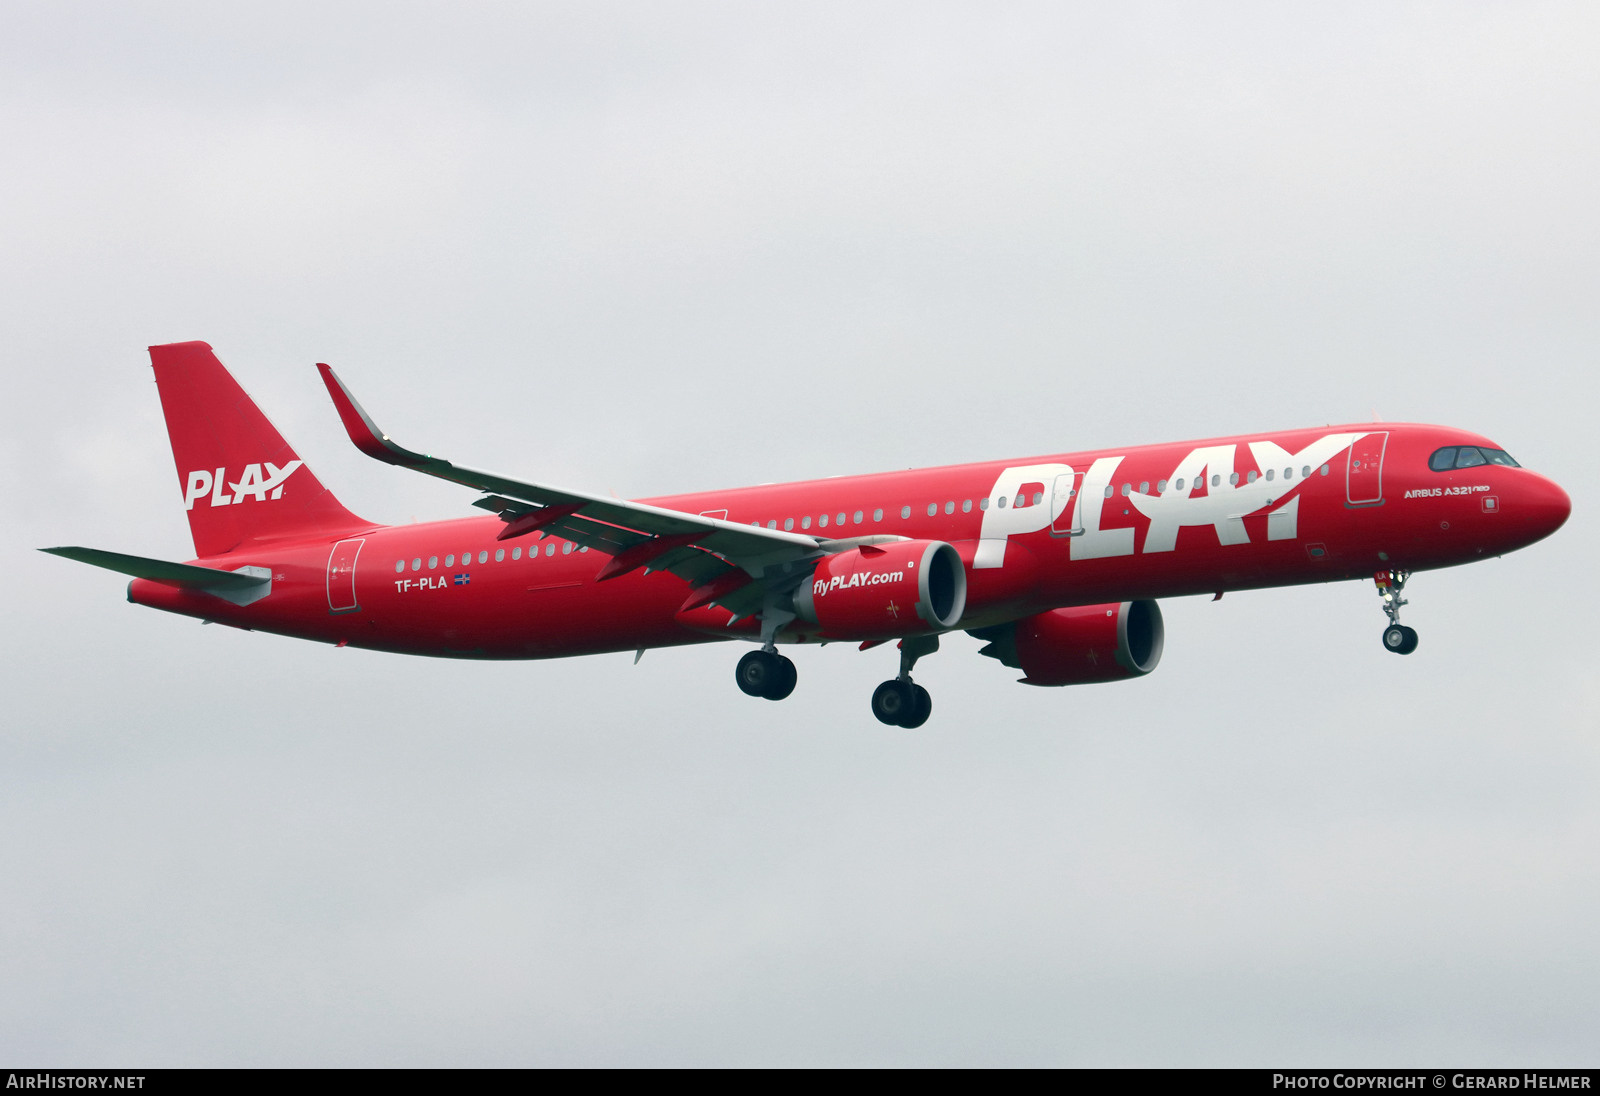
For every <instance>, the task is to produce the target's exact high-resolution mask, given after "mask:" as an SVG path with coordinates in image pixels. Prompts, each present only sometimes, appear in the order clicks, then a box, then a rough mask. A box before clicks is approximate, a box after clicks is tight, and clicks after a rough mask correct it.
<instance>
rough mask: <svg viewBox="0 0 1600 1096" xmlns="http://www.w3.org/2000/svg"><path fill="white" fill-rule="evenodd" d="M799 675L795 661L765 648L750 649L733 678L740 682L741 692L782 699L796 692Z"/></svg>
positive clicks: (740, 661)
mask: <svg viewBox="0 0 1600 1096" xmlns="http://www.w3.org/2000/svg"><path fill="white" fill-rule="evenodd" d="M798 677H799V675H798V674H797V673H796V672H795V668H794V663H793V662H790V661H789V660H788V659H787V658H784V657H783V656H782V655H780V654H774V653H773V652H771V651H765V650H763V651H750V652H749V653H747V654H746V655H745V656H744V657H743V658H741V659H740V660H739V665H738V666H737V667H735V668H734V671H733V679H734V680H735V681H737V682H738V683H739V691H740V692H742V693H744V694H745V695H746V696H759V697H765V698H766V699H767V700H782V699H783V698H784V697H786V696H788V695H789V694H790V693H792V692H794V683H795V681H796V680H797V679H798Z"/></svg>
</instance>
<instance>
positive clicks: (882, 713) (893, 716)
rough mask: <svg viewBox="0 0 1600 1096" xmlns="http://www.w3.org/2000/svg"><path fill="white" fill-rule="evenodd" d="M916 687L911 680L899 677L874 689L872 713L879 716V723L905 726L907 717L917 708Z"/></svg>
mask: <svg viewBox="0 0 1600 1096" xmlns="http://www.w3.org/2000/svg"><path fill="white" fill-rule="evenodd" d="M915 688H916V687H915V686H914V685H912V684H911V682H909V681H901V680H899V679H898V678H896V679H894V680H892V681H885V682H884V683H883V684H882V685H879V686H878V687H877V688H876V689H874V690H873V691H872V714H873V715H875V716H877V717H878V722H879V723H887V724H888V725H889V726H891V727H901V726H904V725H905V724H904V720H905V718H906V717H907V716H909V715H911V714H912V712H913V711H914V710H915V706H916V694H915V692H914V691H913V690H914V689H915Z"/></svg>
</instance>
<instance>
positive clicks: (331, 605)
mask: <svg viewBox="0 0 1600 1096" xmlns="http://www.w3.org/2000/svg"><path fill="white" fill-rule="evenodd" d="M365 543H366V538H365V537H357V538H355V539H354V540H341V541H340V542H339V543H338V544H335V545H334V546H333V551H332V552H330V553H329V554H328V612H330V613H353V612H355V611H356V610H357V609H359V608H361V606H360V605H359V604H357V602H356V557H357V556H359V555H360V554H361V546H362V545H363V544H365Z"/></svg>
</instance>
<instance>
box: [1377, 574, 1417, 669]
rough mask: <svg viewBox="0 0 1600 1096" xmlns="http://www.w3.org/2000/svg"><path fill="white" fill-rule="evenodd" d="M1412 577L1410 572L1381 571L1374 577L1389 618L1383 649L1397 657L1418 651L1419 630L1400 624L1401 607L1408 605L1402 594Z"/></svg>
mask: <svg viewBox="0 0 1600 1096" xmlns="http://www.w3.org/2000/svg"><path fill="white" fill-rule="evenodd" d="M1410 577H1411V573H1410V572H1409V571H1379V572H1378V573H1377V574H1375V575H1373V576H1372V581H1373V583H1374V585H1376V586H1377V587H1378V599H1379V600H1380V601H1382V602H1383V611H1384V614H1385V615H1386V616H1388V618H1389V626H1388V627H1387V628H1385V629H1384V630H1383V647H1384V650H1386V651H1393V652H1394V653H1395V654H1397V655H1408V654H1410V653H1411V652H1412V651H1415V650H1416V649H1417V630H1416V629H1415V628H1407V627H1406V626H1405V625H1404V624H1401V623H1400V606H1402V605H1405V604H1408V603H1407V601H1406V599H1405V598H1403V597H1401V596H1400V594H1401V591H1403V590H1404V589H1405V588H1406V580H1407V579H1409V578H1410Z"/></svg>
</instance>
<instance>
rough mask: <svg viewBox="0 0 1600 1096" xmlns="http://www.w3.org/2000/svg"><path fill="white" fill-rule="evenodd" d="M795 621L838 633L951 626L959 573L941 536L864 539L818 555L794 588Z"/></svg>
mask: <svg viewBox="0 0 1600 1096" xmlns="http://www.w3.org/2000/svg"><path fill="white" fill-rule="evenodd" d="M794 606H795V612H796V613H797V614H798V615H799V617H800V619H801V620H804V621H806V622H807V623H810V624H816V625H819V626H821V628H822V632H823V635H825V636H828V637H835V638H839V639H895V638H897V637H900V636H911V635H921V634H925V633H927V632H942V631H944V630H946V629H948V628H953V627H955V623H956V621H958V620H960V619H961V614H962V613H963V612H964V611H965V610H966V606H967V572H966V569H965V568H964V567H963V566H962V565H961V557H960V556H959V555H957V554H956V550H955V549H954V548H953V547H951V546H950V545H949V544H946V543H945V542H944V541H938V540H904V541H894V542H891V543H888V544H864V545H861V546H860V547H857V548H851V549H849V550H847V551H844V552H839V553H837V554H835V555H831V556H824V557H823V558H822V560H821V562H819V563H818V564H817V569H816V571H814V572H813V573H812V575H811V578H810V580H809V581H807V582H805V583H802V584H801V586H800V588H799V589H798V590H796V591H795V595H794Z"/></svg>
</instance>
